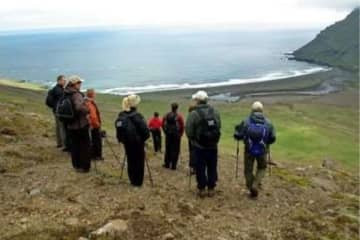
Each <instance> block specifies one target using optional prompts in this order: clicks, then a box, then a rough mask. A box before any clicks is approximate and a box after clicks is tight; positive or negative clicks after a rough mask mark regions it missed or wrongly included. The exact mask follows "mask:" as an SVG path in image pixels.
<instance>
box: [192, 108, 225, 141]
mask: <svg viewBox="0 0 360 240" xmlns="http://www.w3.org/2000/svg"><path fill="white" fill-rule="evenodd" d="M196 112H197V113H198V114H199V116H200V125H199V127H198V128H197V130H196V141H197V142H198V143H199V144H200V145H201V146H203V147H205V148H213V147H216V146H217V144H218V142H219V140H220V136H221V133H220V124H219V122H218V121H217V120H216V117H215V111H214V109H213V108H212V107H209V110H208V112H207V114H206V113H205V112H204V111H202V110H201V109H197V110H196Z"/></svg>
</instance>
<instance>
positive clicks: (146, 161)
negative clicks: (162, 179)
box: [145, 153, 154, 187]
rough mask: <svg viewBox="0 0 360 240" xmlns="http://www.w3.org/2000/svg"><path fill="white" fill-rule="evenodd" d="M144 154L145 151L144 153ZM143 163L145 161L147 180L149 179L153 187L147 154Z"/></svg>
mask: <svg viewBox="0 0 360 240" xmlns="http://www.w3.org/2000/svg"><path fill="white" fill-rule="evenodd" d="M145 154H146V153H145ZM145 163H146V168H147V170H148V174H149V180H150V184H151V187H154V182H153V179H152V176H151V171H150V166H149V159H148V157H147V154H146V156H145Z"/></svg>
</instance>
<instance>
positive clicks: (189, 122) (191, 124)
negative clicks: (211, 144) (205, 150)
mask: <svg viewBox="0 0 360 240" xmlns="http://www.w3.org/2000/svg"><path fill="white" fill-rule="evenodd" d="M196 114H197V113H196V112H195V111H192V112H191V113H189V115H188V117H187V119H186V124H185V133H186V136H187V137H188V138H189V139H190V140H193V139H195V123H196Z"/></svg>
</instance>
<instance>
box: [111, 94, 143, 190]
mask: <svg viewBox="0 0 360 240" xmlns="http://www.w3.org/2000/svg"><path fill="white" fill-rule="evenodd" d="M140 102H141V99H140V97H139V96H138V95H129V96H128V97H125V98H124V99H123V102H122V110H123V111H122V112H120V113H119V116H118V118H117V120H116V121H115V127H116V137H117V139H118V141H119V142H121V143H123V144H124V147H125V153H126V156H127V166H128V175H129V180H130V183H131V184H132V185H133V186H138V187H140V186H142V184H143V181H144V166H145V141H146V140H147V139H148V138H149V137H150V132H149V129H148V127H147V124H146V122H145V120H144V117H143V116H142V115H141V114H140V113H139V112H137V106H138V105H139V104H140Z"/></svg>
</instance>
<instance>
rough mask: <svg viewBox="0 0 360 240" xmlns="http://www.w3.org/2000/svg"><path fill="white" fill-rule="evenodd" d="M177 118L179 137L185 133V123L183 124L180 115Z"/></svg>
mask: <svg viewBox="0 0 360 240" xmlns="http://www.w3.org/2000/svg"><path fill="white" fill-rule="evenodd" d="M178 118H179V131H180V136H182V135H184V131H185V129H184V128H185V126H184V125H185V123H184V118H183V116H182V115H181V114H179V116H178Z"/></svg>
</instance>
